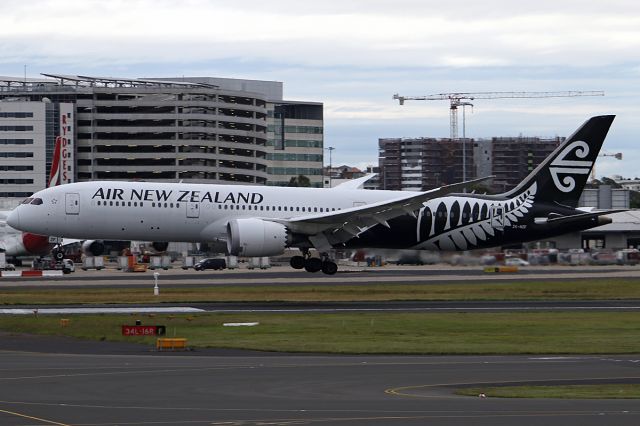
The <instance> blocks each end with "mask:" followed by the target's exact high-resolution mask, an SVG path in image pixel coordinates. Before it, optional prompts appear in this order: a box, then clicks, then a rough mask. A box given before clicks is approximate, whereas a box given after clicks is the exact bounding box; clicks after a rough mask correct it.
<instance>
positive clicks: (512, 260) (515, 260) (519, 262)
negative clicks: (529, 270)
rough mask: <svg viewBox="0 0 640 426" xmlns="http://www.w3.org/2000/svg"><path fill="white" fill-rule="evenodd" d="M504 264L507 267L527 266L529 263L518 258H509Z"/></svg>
mask: <svg viewBox="0 0 640 426" xmlns="http://www.w3.org/2000/svg"><path fill="white" fill-rule="evenodd" d="M504 264H505V265H507V266H529V262H527V261H526V260H524V259H520V258H519V257H509V258H507V259H505V260H504Z"/></svg>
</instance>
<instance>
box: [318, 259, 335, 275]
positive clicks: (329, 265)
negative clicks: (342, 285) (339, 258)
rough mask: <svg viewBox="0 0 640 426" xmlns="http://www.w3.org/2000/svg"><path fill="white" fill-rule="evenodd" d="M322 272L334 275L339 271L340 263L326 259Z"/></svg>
mask: <svg viewBox="0 0 640 426" xmlns="http://www.w3.org/2000/svg"><path fill="white" fill-rule="evenodd" d="M322 272H324V273H325V274H327V275H333V274H335V273H336V272H338V265H336V264H335V262H332V261H330V260H327V261H324V262H322Z"/></svg>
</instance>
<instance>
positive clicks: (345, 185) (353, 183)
mask: <svg viewBox="0 0 640 426" xmlns="http://www.w3.org/2000/svg"><path fill="white" fill-rule="evenodd" d="M376 175H377V173H371V174H368V175H365V176H362V177H359V178H357V179H350V180H348V181H346V182H342V183H341V184H339V185H336V186H334V187H333V188H331V189H340V190H343V189H362V187H363V186H364V184H365V182H367V181H368V180H371V179H372V178H374V177H375V176H376Z"/></svg>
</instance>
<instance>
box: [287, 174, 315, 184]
mask: <svg viewBox="0 0 640 426" xmlns="http://www.w3.org/2000/svg"><path fill="white" fill-rule="evenodd" d="M287 186H303V187H309V186H311V181H310V180H309V178H308V177H306V176H305V175H298V177H295V176H294V177H292V178H291V179H289V184H288V185H287Z"/></svg>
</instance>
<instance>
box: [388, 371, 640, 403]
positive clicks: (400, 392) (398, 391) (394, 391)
mask: <svg viewBox="0 0 640 426" xmlns="http://www.w3.org/2000/svg"><path fill="white" fill-rule="evenodd" d="M628 379H635V380H640V376H632V377H629V376H626V377H581V378H579V379H576V378H571V379H545V380H509V381H497V382H475V383H434V384H431V385H412V386H401V387H397V388H389V389H385V391H384V393H386V394H387V395H394V396H402V397H410V398H468V397H466V396H454V395H420V394H412V393H405V391H411V390H412V389H420V388H439V387H462V386H485V385H508V384H510V383H513V384H517V383H523V382H526V383H541V384H542V383H553V382H562V381H565V382H576V383H578V382H583V381H589V380H628Z"/></svg>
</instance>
